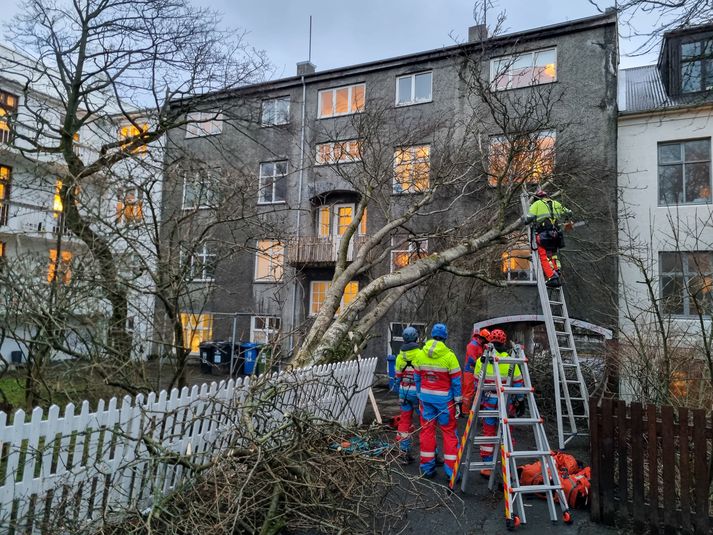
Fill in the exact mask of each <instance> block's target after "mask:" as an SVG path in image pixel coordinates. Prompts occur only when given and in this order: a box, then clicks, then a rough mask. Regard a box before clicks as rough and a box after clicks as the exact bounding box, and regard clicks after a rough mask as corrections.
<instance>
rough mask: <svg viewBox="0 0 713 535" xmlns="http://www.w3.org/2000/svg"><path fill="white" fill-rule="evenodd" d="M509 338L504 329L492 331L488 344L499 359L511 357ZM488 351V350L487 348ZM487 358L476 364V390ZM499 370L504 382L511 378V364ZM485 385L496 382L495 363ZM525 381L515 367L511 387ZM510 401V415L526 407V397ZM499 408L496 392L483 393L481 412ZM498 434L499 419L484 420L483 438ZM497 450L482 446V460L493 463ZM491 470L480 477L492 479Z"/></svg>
mask: <svg viewBox="0 0 713 535" xmlns="http://www.w3.org/2000/svg"><path fill="white" fill-rule="evenodd" d="M507 341H508V337H507V334H505V331H503V330H502V329H493V330H492V331H490V336H489V337H488V342H490V343H491V344H493V349H494V350H495V353H496V355H497V356H498V357H507V356H509V353H508V350H507V346H506V345H505V344H507ZM486 350H487V348H486ZM485 360H486V359H485V357H482V358H480V359H478V361H477V362H476V363H475V370H474V373H473V375H474V376H475V386H476V388H477V387H478V383H479V381H480V376H481V371H482V369H483V362H484V361H485ZM498 367H499V370H500V377H502V378H503V380H506V379H505V378H507V377H508V376H509V373H510V364H498ZM485 376H486V378H485V383H486V384H492V383H494V382H495V370H494V369H493V363H492V361H490V362H488V367H487V369H486V370H485ZM523 384H524V381H523V378H522V374H521V373H520V366H518V365H517V364H516V365H515V370H513V376H512V385H511V386H516V387H521V386H523ZM510 399H512V400H513V405H512V406H510V407H508V414H511V413H514V412H516V411H517V410H518V408H519V407H524V405H522V402H523V399H524V395H522V394H518V395H516V396H513V397H511V398H510ZM497 408H498V397H497V394H496V393H495V392H494V391H487V392H483V398H482V402H481V404H480V409H481V410H486V411H492V410H496V409H497ZM497 432H498V418H497V417H491V418H484V419H483V432H482V436H485V437H494V436H495V435H496V434H497ZM494 449H495V444H481V445H480V458H481V460H482V461H483V462H488V463H489V462H492V461H493V453H494V451H493V450H494ZM490 473H491V470H490V469H487V468H484V469H482V470H481V471H480V475H482V476H483V477H490Z"/></svg>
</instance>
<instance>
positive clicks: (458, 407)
mask: <svg viewBox="0 0 713 535" xmlns="http://www.w3.org/2000/svg"><path fill="white" fill-rule="evenodd" d="M455 406H456V420H457V419H458V418H462V417H463V403H462V402H460V401H459V402H457V403H456V404H455Z"/></svg>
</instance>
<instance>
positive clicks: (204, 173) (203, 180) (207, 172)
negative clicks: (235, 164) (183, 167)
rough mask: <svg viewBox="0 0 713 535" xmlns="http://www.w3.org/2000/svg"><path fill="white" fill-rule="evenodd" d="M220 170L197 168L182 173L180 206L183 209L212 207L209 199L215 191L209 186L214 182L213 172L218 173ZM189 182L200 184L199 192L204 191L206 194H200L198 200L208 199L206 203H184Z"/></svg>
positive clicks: (207, 208) (211, 198)
mask: <svg viewBox="0 0 713 535" xmlns="http://www.w3.org/2000/svg"><path fill="white" fill-rule="evenodd" d="M220 172H221V171H220V169H199V170H196V171H193V172H192V174H189V173H188V172H186V173H185V174H184V175H183V194H182V198H181V208H182V209H183V210H209V209H210V208H212V207H211V206H210V201H212V200H213V196H214V195H215V191H214V190H213V188H212V187H211V186H213V185H214V182H215V181H214V174H216V173H217V174H220ZM189 183H192V184H194V185H197V184H200V187H201V192H202V193H203V192H204V193H206V194H205V195H201V196H200V199H199V200H201V201H208V204H203V202H201V203H200V204H198V205H197V206H189V205H188V204H187V203H186V192H187V190H188V187H189V186H188V184H189Z"/></svg>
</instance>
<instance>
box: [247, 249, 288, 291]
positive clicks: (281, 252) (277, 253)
mask: <svg viewBox="0 0 713 535" xmlns="http://www.w3.org/2000/svg"><path fill="white" fill-rule="evenodd" d="M260 242H272V243H273V245H272V246H271V247H270V251H269V252H268V253H265V252H262V251H261V250H260V249H259V247H260ZM255 249H256V251H255V271H254V273H253V280H254V281H255V282H267V283H275V282H281V281H282V280H283V279H284V278H285V246H284V244H282V243H280V240H275V239H268V238H265V239H261V240H257V243H256V244H255ZM261 255H262V256H265V257H267V258H268V259H269V260H268V262H269V266H268V273H271V274H274V273H275V271H276V269H279V270H280V277H279V278H278V277H275V276H274V275H268V276H267V277H262V278H259V277H258V266H259V264H260V256H261ZM276 257H279V258H281V259H282V263H281V264H278V262H277V261H276V260H275V258H276ZM278 265H279V267H276V266H278Z"/></svg>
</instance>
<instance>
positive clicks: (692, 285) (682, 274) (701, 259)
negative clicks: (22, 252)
mask: <svg viewBox="0 0 713 535" xmlns="http://www.w3.org/2000/svg"><path fill="white" fill-rule="evenodd" d="M659 262H660V263H659V271H660V277H661V280H660V285H661V299H662V301H663V303H662V305H663V310H664V312H666V313H668V314H675V315H681V316H695V315H698V314H699V313H700V314H709V313H711V312H712V311H713V252H710V251H697V252H666V253H660V254H659Z"/></svg>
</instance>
